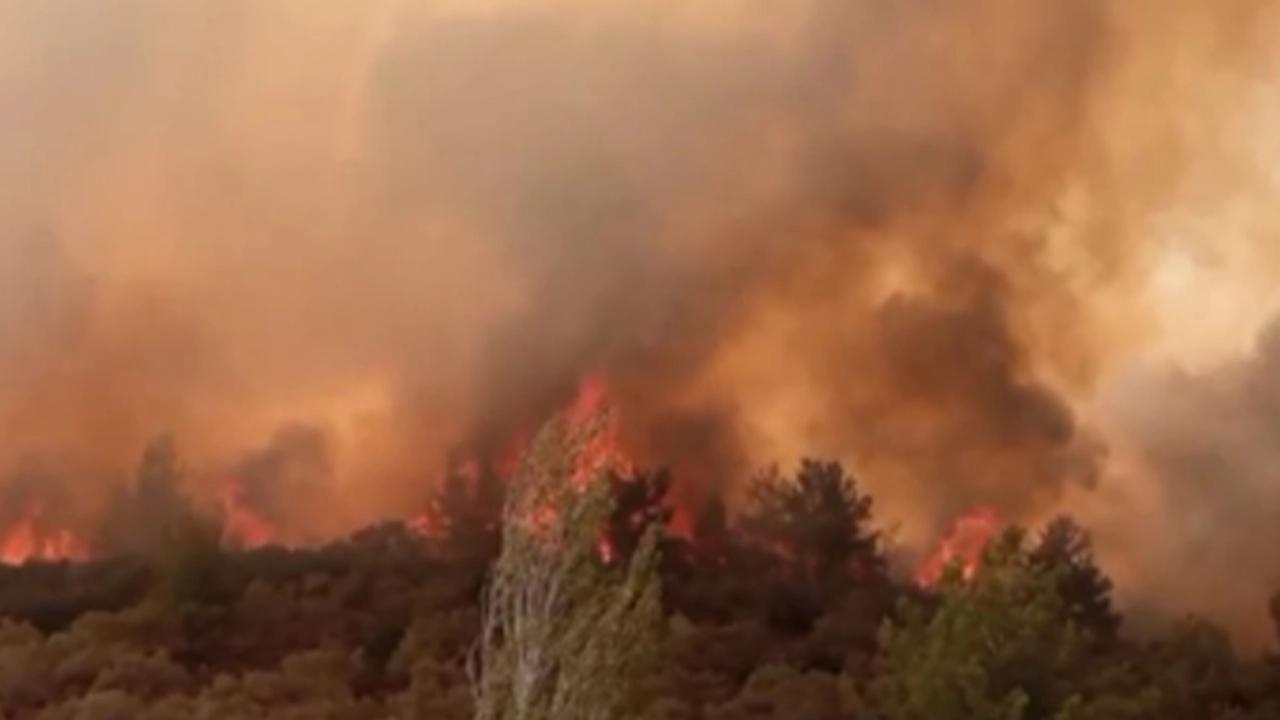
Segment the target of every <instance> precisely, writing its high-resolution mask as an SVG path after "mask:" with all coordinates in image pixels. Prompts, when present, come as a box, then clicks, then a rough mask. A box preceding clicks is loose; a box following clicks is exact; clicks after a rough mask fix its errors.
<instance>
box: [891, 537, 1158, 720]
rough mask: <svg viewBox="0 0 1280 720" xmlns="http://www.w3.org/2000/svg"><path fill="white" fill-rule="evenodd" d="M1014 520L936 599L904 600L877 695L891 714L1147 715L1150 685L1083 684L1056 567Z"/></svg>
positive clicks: (1080, 637) (926, 717) (1077, 637)
mask: <svg viewBox="0 0 1280 720" xmlns="http://www.w3.org/2000/svg"><path fill="white" fill-rule="evenodd" d="M1023 539H1024V537H1023V533H1022V532H1021V531H1020V530H1018V529H1012V530H1010V531H1008V532H1006V533H1005V534H1004V535H1002V536H1001V537H1000V538H999V539H998V540H996V541H995V542H994V543H993V544H992V546H991V547H989V548H988V550H987V552H986V553H985V555H984V557H983V560H982V563H981V565H980V567H979V569H978V571H977V573H976V574H975V575H974V577H973V579H972V581H971V582H966V581H965V580H964V579H963V578H962V577H961V574H960V573H959V572H958V571H957V569H956V568H952V569H951V571H950V572H948V574H947V575H946V576H945V577H944V579H943V582H942V586H941V587H940V588H939V598H938V601H937V607H936V608H935V609H933V610H932V611H930V609H929V608H926V607H925V606H923V605H920V604H913V605H909V606H908V607H905V608H904V609H903V611H902V621H901V622H900V623H899V624H896V625H888V626H886V628H885V630H884V635H883V652H882V656H881V668H880V677H879V678H878V679H877V680H876V682H875V687H874V696H875V700H876V703H877V705H878V707H879V710H880V712H881V714H882V715H883V716H884V717H885V718H887V719H888V720H947V719H948V718H952V719H954V720H1023V719H1024V718H1026V719H1031V718H1055V719H1056V720H1068V719H1072V720H1074V719H1078V718H1101V717H1108V718H1116V719H1119V718H1139V717H1151V716H1152V715H1151V712H1152V710H1153V705H1154V694H1153V693H1151V692H1149V691H1142V692H1137V693H1130V692H1129V690H1130V689H1126V694H1128V697H1119V696H1114V695H1108V694H1106V693H1093V692H1084V691H1083V690H1084V688H1083V686H1082V685H1080V684H1074V683H1073V682H1072V680H1073V679H1076V678H1077V677H1078V675H1077V673H1079V672H1080V670H1081V668H1082V666H1084V665H1085V664H1086V663H1087V662H1088V660H1089V656H1088V655H1087V648H1088V643H1087V642H1086V640H1087V638H1086V636H1085V634H1084V633H1082V631H1081V630H1080V629H1079V628H1078V627H1077V626H1076V625H1075V624H1074V622H1073V621H1072V619H1071V612H1070V611H1071V608H1070V606H1069V605H1068V603H1067V602H1066V600H1065V599H1064V598H1063V596H1062V594H1061V587H1062V585H1061V581H1060V575H1059V572H1058V571H1056V570H1054V569H1050V568H1047V567H1045V566H1044V565H1043V564H1042V563H1040V562H1038V561H1037V560H1035V559H1033V558H1032V557H1031V555H1030V554H1029V553H1028V552H1027V551H1026V549H1025V548H1024V542H1023Z"/></svg>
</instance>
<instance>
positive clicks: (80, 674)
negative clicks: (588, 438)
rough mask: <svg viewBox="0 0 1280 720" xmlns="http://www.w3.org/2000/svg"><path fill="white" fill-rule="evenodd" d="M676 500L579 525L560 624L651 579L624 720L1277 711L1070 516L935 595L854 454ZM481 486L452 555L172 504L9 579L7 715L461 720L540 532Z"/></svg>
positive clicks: (1222, 640) (406, 538) (435, 546)
mask: <svg viewBox="0 0 1280 720" xmlns="http://www.w3.org/2000/svg"><path fill="white" fill-rule="evenodd" d="M176 467H177V466H176V464H175V463H173V462H171V461H170V460H166V459H165V458H164V457H163V456H160V457H156V456H152V457H150V458H149V460H148V461H147V462H146V463H144V467H143V470H142V472H141V473H140V475H141V476H142V478H143V479H145V480H146V482H147V483H151V484H152V485H158V486H160V487H163V486H165V485H166V484H168V483H170V482H176V478H174V477H168V479H166V476H172V475H175V474H176V472H177V471H176ZM668 485H669V478H668V476H667V475H665V474H663V473H638V474H636V475H635V476H633V477H626V478H622V477H616V476H608V477H605V478H603V479H601V480H600V484H598V485H597V488H598V490H599V492H598V493H597V494H598V495H600V496H601V497H605V498H606V499H607V503H606V504H604V505H596V506H592V507H594V508H595V510H592V511H590V512H585V513H582V514H573V517H572V518H571V519H570V520H571V522H570V520H566V521H565V522H569V523H570V526H569V527H568V531H567V532H566V534H565V537H566V538H569V541H572V542H579V541H581V542H591V543H595V542H597V538H598V539H599V542H600V543H601V544H602V546H603V547H607V548H608V552H602V553H600V554H599V555H595V554H591V555H583V554H581V553H579V554H578V555H576V556H574V557H573V562H572V563H571V564H570V565H565V567H570V566H572V567H574V568H577V569H574V570H572V571H571V572H574V573H579V574H580V573H583V572H587V573H589V574H590V577H591V580H590V582H591V583H594V584H592V585H590V586H588V585H583V584H578V585H574V586H573V587H574V588H576V589H575V590H574V592H577V593H578V595H577V596H575V597H578V598H579V600H581V602H579V600H574V601H573V603H578V604H573V603H569V604H567V605H564V607H576V608H586V607H587V605H585V604H583V603H589V602H590V601H591V597H592V596H591V595H590V593H591V592H595V590H592V589H591V588H595V587H597V586H601V583H606V584H607V583H608V582H610V577H614V576H612V575H610V573H614V574H615V575H616V578H615V579H617V580H618V582H619V583H630V582H640V584H641V585H643V582H642V581H644V576H638V575H635V573H637V572H640V571H638V570H636V568H637V567H638V565H637V563H636V562H630V563H629V562H628V561H627V559H628V558H633V557H640V556H641V555H643V557H645V558H649V557H652V558H654V560H653V562H654V563H656V564H653V565H652V566H649V565H646V566H645V567H651V570H652V573H653V576H654V577H656V578H657V583H656V584H655V586H656V587H657V588H658V591H659V592H660V597H657V598H656V600H659V601H660V608H657V609H659V610H660V612H656V613H655V615H654V619H655V620H656V623H655V625H656V627H655V628H654V632H653V634H652V637H651V638H649V639H651V640H652V642H641V641H640V638H638V637H631V636H630V635H628V634H627V633H628V632H630V631H629V629H628V627H629V626H628V627H621V626H617V625H616V618H615V619H610V618H614V616H611V615H602V616H601V617H602V618H603V619H604V620H605V621H608V622H613V623H615V624H614V625H605V624H597V625H596V626H594V627H596V628H600V631H601V632H605V631H608V632H612V633H614V634H613V635H611V636H610V637H611V638H626V640H625V641H622V640H619V641H610V642H608V643H601V642H599V641H593V640H592V638H579V639H578V640H579V644H578V646H576V647H582V648H587V649H589V650H590V652H591V653H592V655H591V661H590V662H589V663H584V662H581V661H580V662H579V670H581V671H582V672H590V669H591V667H600V668H602V669H601V672H605V671H606V670H607V669H608V668H613V669H612V670H611V672H614V673H615V674H616V673H624V674H625V676H626V677H627V680H628V682H627V683H626V685H625V690H626V696H625V697H623V696H622V695H620V694H619V693H613V692H612V691H613V690H615V689H620V688H622V687H623V686H621V685H619V686H617V687H613V686H611V687H609V688H605V689H606V690H609V691H610V692H611V693H612V696H611V698H610V700H609V702H611V703H613V702H616V703H619V704H620V705H621V707H623V708H624V709H623V710H622V712H621V714H620V715H618V714H613V713H612V712H611V714H609V715H607V717H635V718H643V719H645V720H699V719H705V720H756V719H758V720H783V719H786V720H793V719H794V720H844V719H850V720H852V719H854V718H879V719H882V720H950V719H955V720H975V719H976V720H986V719H991V720H1019V719H1027V720H1031V719H1037V720H1038V719H1041V718H1044V719H1053V720H1083V719H1097V720H1104V719H1105V720H1112V719H1115V720H1124V719H1127V718H1135V719H1136V718H1151V719H1152V720H1155V719H1160V720H1179V719H1182V718H1187V719H1191V718H1204V719H1206V720H1261V719H1263V718H1280V665H1277V663H1276V661H1275V660H1274V659H1272V658H1260V659H1243V658H1241V657H1239V656H1238V655H1237V654H1236V653H1235V652H1234V651H1233V648H1232V646H1231V644H1230V642H1229V641H1228V639H1227V638H1226V636H1225V634H1224V633H1223V632H1222V631H1221V630H1219V629H1218V628H1216V627H1215V626H1213V625H1212V624H1210V623H1207V622H1204V621H1200V620H1194V619H1189V620H1187V621H1185V622H1183V623H1181V624H1179V625H1177V626H1176V627H1175V628H1174V629H1173V630H1172V631H1170V632H1168V633H1166V634H1164V635H1163V636H1160V637H1154V638H1150V637H1147V638H1138V637H1133V636H1131V635H1130V634H1127V633H1126V632H1125V631H1124V628H1123V625H1122V622H1121V620H1122V619H1121V618H1120V617H1119V615H1118V614H1117V613H1116V611H1115V610H1114V608H1113V607H1112V604H1111V600H1110V583H1109V581H1108V580H1107V579H1106V577H1105V576H1104V575H1103V574H1102V572H1100V570H1099V569H1098V568H1097V567H1096V566H1095V564H1094V562H1093V559H1092V556H1091V553H1090V549H1089V542H1088V537H1087V535H1086V534H1085V533H1084V532H1083V531H1082V530H1081V529H1080V528H1079V527H1078V526H1077V525H1075V524H1074V523H1073V522H1071V521H1070V520H1067V519H1062V520H1059V521H1056V522H1054V523H1052V524H1050V525H1049V526H1048V527H1046V528H1043V529H1041V530H1039V531H1038V532H1034V533H1028V532H1026V531H1023V530H1021V529H1018V528H1012V529H1010V530H1008V531H1007V532H1005V533H1004V534H1003V535H1002V536H1000V537H999V538H998V539H997V540H996V541H994V542H993V543H992V544H991V545H990V546H989V548H988V550H987V552H986V555H985V557H984V560H983V562H982V563H981V565H980V567H979V568H978V569H977V570H976V572H974V573H973V574H972V576H971V577H967V578H966V577H964V576H963V575H962V573H961V572H959V569H958V568H952V569H951V570H950V571H949V572H948V573H947V574H946V575H945V576H944V577H943V579H942V580H941V581H940V582H939V584H938V585H937V586H936V587H935V588H933V589H930V590H922V589H920V588H918V587H916V586H915V585H914V584H913V583H910V582H906V581H901V580H897V579H895V577H894V576H893V574H892V573H891V571H890V569H889V567H888V563H887V562H886V560H885V558H884V556H883V550H884V549H883V547H882V542H881V538H880V537H879V535H878V534H877V532H876V531H875V530H874V525H873V507H872V502H871V499H870V498H869V497H867V496H866V495H865V494H863V493H861V492H860V490H859V488H858V486H857V484H856V483H855V481H854V480H853V478H851V477H850V476H849V475H848V474H847V473H846V471H845V470H844V469H843V468H842V467H841V466H840V465H838V464H834V463H821V462H805V463H804V464H803V465H802V466H801V467H800V468H799V469H798V471H797V473H796V475H795V476H794V477H786V476H784V475H782V474H781V473H779V472H777V471H772V472H767V473H764V474H762V475H761V476H759V477H758V478H757V479H756V480H755V481H753V483H752V484H751V486H750V491H749V492H748V493H747V496H748V501H747V503H746V506H745V508H744V509H743V511H742V512H741V513H740V514H738V515H736V516H735V517H733V518H730V517H729V516H728V514H727V513H726V512H725V511H724V509H723V507H720V506H718V505H714V504H713V505H712V506H711V507H708V508H707V510H706V511H705V512H704V513H703V516H702V518H701V519H700V521H699V522H698V524H697V527H696V528H695V530H694V532H693V533H692V537H689V538H681V537H676V536H674V535H671V534H661V533H659V534H655V529H656V528H661V527H662V524H663V523H664V522H665V521H666V520H667V514H668V513H667V511H666V510H665V508H664V498H665V496H666V490H667V487H668ZM492 487H493V485H492V483H486V482H483V481H481V480H476V479H475V478H471V479H469V480H468V479H455V480H454V481H453V482H450V483H447V484H446V486H445V488H444V490H443V491H442V494H441V497H440V502H439V503H438V506H439V508H440V509H441V512H442V518H441V520H442V527H445V528H447V531H446V532H445V534H444V535H443V536H441V537H436V538H430V539H428V538H425V537H423V536H421V535H419V534H417V533H415V532H413V531H411V530H409V529H407V528H405V527H404V526H402V525H399V524H387V525H383V526H379V527H373V528H369V529H367V530H365V531H363V532H360V533H358V534H356V535H354V536H352V537H350V538H347V539H345V540H343V541H341V542H337V543H334V544H332V545H329V546H327V547H323V548H318V549H308V550H286V549H282V548H265V549H258V550H251V551H236V550H230V549H226V548H222V547H220V545H219V544H218V543H217V542H216V541H215V540H216V537H217V535H216V532H215V531H214V529H212V528H210V527H208V526H207V525H206V524H204V523H202V522H201V521H200V520H199V519H198V518H195V517H194V516H187V515H183V514H182V513H180V512H179V511H177V510H173V512H174V513H176V515H175V516H173V517H169V518H168V520H166V521H165V522H163V523H159V524H158V525H155V526H154V527H159V528H161V529H162V531H163V533H164V537H163V538H160V539H154V538H153V539H151V540H150V541H149V542H150V545H149V546H148V545H147V544H145V543H140V544H139V547H140V548H144V549H143V550H140V551H139V552H136V553H134V554H132V555H129V556H127V557H121V558H117V559H113V560H108V561H100V562H93V563H86V564H78V565H71V564H60V565H29V566H26V567H21V568H5V569H3V570H0V613H2V614H3V615H4V616H5V618H6V619H4V620H3V621H0V707H2V708H3V712H2V713H0V716H2V717H4V718H42V719H46V720H52V719H54V718H67V719H84V720H106V719H112V720H114V719H120V720H125V719H134V718H141V719H143V720H160V719H162V718H165V719H167V718H174V719H176V718H208V719H210V720H213V719H215V718H216V719H217V720H238V719H249V718H267V717H270V718H299V719H301V718H333V719H335V720H340V719H347V718H350V719H352V720H357V719H361V718H429V719H431V720H454V719H457V720H461V719H462V718H472V717H473V716H475V713H476V708H475V702H474V699H473V693H472V683H471V682H470V679H469V674H468V669H469V668H472V669H474V664H473V661H474V659H475V654H474V653H473V650H474V649H475V648H476V647H477V642H476V641H477V638H478V637H481V628H482V626H486V624H485V623H484V618H483V617H482V611H481V607H482V603H481V598H482V597H483V598H486V599H488V600H489V604H487V605H485V606H486V607H491V606H492V604H493V603H494V598H495V597H496V596H495V594H494V593H493V592H489V593H486V590H485V588H486V587H490V586H489V585H488V584H487V582H488V579H489V578H491V577H492V578H497V579H498V580H501V581H502V582H504V583H507V585H504V587H506V588H507V589H508V590H507V592H518V588H519V587H520V584H521V579H520V577H521V573H524V572H528V569H527V568H528V563H527V561H526V560H521V559H520V558H522V557H525V556H522V555H519V554H518V553H517V552H516V551H515V549H513V548H514V547H515V546H514V543H516V542H527V538H525V539H523V540H521V539H518V538H517V539H513V538H516V537H517V536H516V535H513V534H512V532H511V524H510V522H511V521H510V517H508V518H507V523H506V524H505V527H506V529H507V532H505V533H504V532H503V527H504V523H503V522H501V508H500V507H499V503H497V502H495V500H494V497H493V493H492V492H491V490H492ZM166 492H167V491H166ZM166 492H162V493H160V494H161V495H165V496H171V493H169V494H167V495H166ZM570 514H572V513H570ZM582 523H596V524H600V525H602V526H603V528H602V529H601V530H599V531H596V530H592V531H591V532H589V533H586V534H585V535H584V533H583V532H582V531H581V525H582ZM526 535H527V533H526ZM573 538H577V540H574V539H573ZM582 538H586V539H585V540H583V539H582ZM504 544H505V546H506V547H507V550H508V551H507V552H506V553H504V555H503V558H504V559H503V560H502V561H499V562H498V563H497V565H496V568H497V570H496V571H493V572H491V569H493V568H495V558H496V557H497V553H498V550H499V548H500V547H501V546H503V545H504ZM593 547H594V544H593ZM517 549H518V548H517ZM522 552H526V554H527V548H526V550H525V551H522ZM511 558H515V559H514V560H511ZM645 562H646V563H647V562H648V561H647V560H646V561H645ZM584 563H585V564H588V565H589V564H591V563H597V564H598V566H597V567H594V568H593V569H586V570H584V569H582V566H583V565H584ZM641 570H643V568H641ZM575 577H577V576H576V575H575ZM637 578H639V580H637ZM513 587H515V588H517V590H514V591H513V590H511V588H513ZM601 587H602V586H601ZM619 587H622V585H619ZM646 587H647V586H646ZM584 588H586V589H585V590H584ZM503 597H506V598H510V597H512V596H510V595H505V596H501V597H498V601H502V598H503ZM517 599H518V598H517ZM506 602H507V604H508V605H509V606H510V607H512V608H517V611H518V606H519V605H520V602H523V601H520V602H516V601H506ZM549 607H550V606H549ZM636 607H638V606H636ZM656 607H657V606H655V608H656ZM580 611H581V612H589V610H587V609H583V610H580ZM545 614H546V615H547V618H546V619H548V620H549V621H551V620H554V621H556V622H559V623H561V626H562V627H566V628H569V627H572V622H571V621H572V618H556V617H553V616H554V615H556V613H555V612H547V613H545ZM501 619H502V618H499V620H501ZM506 619H507V620H509V619H510V618H509V617H508V618H506ZM507 627H513V626H511V625H508V626H507ZM580 627H583V626H580ZM565 632H572V630H565ZM593 632H594V630H593ZM515 633H516V631H515V630H512V629H506V630H500V632H499V633H498V635H496V636H492V637H497V638H498V639H497V641H496V644H495V645H493V647H492V648H490V650H491V651H492V652H491V654H490V655H491V657H492V658H497V660H495V661H494V662H498V661H502V662H507V660H504V658H507V659H509V658H510V657H512V653H515V652H517V651H519V648H517V647H516V646H515V645H514V640H510V638H513V637H514V636H515ZM492 637H491V639H492ZM606 645H607V647H606ZM535 646H536V644H535ZM535 646H530V647H535ZM611 652H612V653H617V654H618V655H616V656H613V655H608V653H611ZM504 653H505V654H504ZM601 653H604V655H602V654H601ZM628 654H633V655H634V657H629V656H628ZM642 655H643V657H641V656H642ZM632 660H634V662H632ZM617 677H622V675H617ZM499 680H501V678H499ZM597 690H598V688H597ZM601 702H603V700H602V701H601ZM582 716H583V717H597V716H599V717H606V716H605V715H587V714H584V715H582ZM484 717H490V718H508V717H533V716H532V715H523V716H520V715H516V714H510V713H507V714H504V711H503V710H502V709H501V708H500V707H499V708H496V709H495V708H494V707H490V708H488V709H487V710H485V711H484Z"/></svg>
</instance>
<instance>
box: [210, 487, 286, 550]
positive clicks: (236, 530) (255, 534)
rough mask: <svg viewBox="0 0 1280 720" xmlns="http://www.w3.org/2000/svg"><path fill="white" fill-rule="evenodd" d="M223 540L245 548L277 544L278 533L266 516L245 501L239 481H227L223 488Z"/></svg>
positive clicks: (228, 543)
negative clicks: (255, 510)
mask: <svg viewBox="0 0 1280 720" xmlns="http://www.w3.org/2000/svg"><path fill="white" fill-rule="evenodd" d="M220 500H221V501H222V517H223V525H222V542H223V543H225V544H227V545H233V546H236V547H243V548H256V547H262V546H263V545H271V544H277V543H278V542H279V539H278V533H277V532H276V530H275V528H274V527H272V526H271V523H269V522H268V521H267V520H266V519H265V518H263V517H262V516H261V515H259V514H258V513H256V512H254V511H253V510H252V509H250V508H249V507H248V506H247V505H245V503H244V488H243V487H241V485H240V483H239V482H236V481H232V482H229V483H227V484H226V485H225V486H224V487H223V490H222V496H221V498H220Z"/></svg>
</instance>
